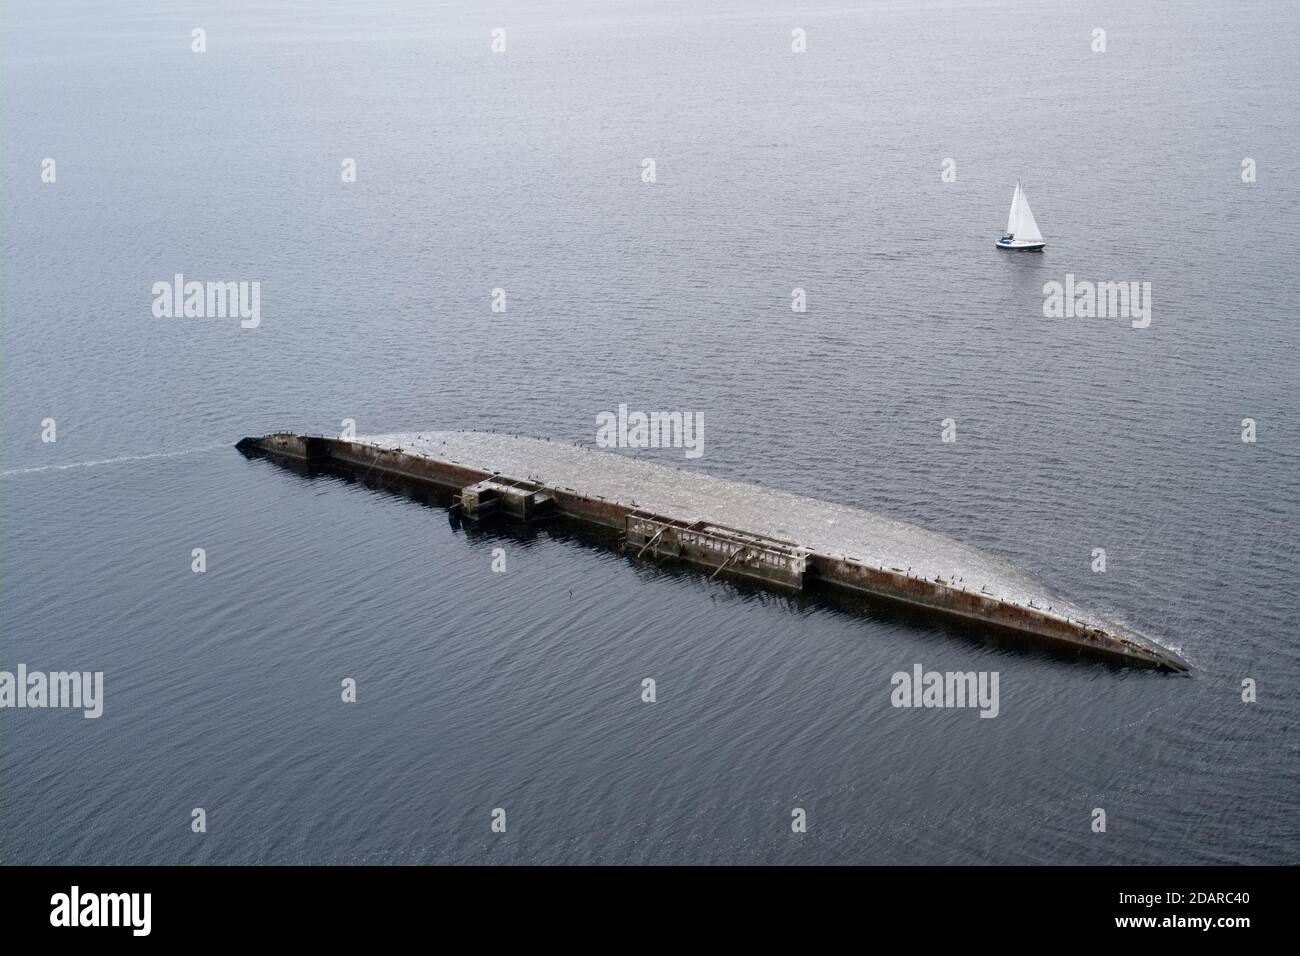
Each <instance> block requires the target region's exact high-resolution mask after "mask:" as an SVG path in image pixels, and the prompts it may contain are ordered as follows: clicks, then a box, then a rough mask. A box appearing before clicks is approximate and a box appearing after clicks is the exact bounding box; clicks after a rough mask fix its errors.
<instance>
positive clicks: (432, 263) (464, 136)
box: [0, 2, 1300, 864]
mask: <svg viewBox="0 0 1300 956" xmlns="http://www.w3.org/2000/svg"><path fill="white" fill-rule="evenodd" d="M498 26H503V27H505V28H506V30H507V52H506V53H505V54H501V55H494V54H492V53H491V52H490V50H489V34H490V31H491V30H492V29H493V28H494V27H498ZM1098 26H1101V27H1103V28H1105V29H1106V31H1107V51H1106V52H1105V53H1093V52H1091V50H1090V48H1089V46H1090V43H1091V31H1092V29H1093V28H1094V27H1098ZM194 27H203V28H204V29H206V30H207V41H208V52H206V53H204V54H195V53H192V52H191V50H190V31H191V29H193V28H194ZM794 27H803V28H805V29H806V30H807V31H808V52H807V53H804V54H801V55H796V54H792V53H791V52H790V31H791V29H792V28H794ZM1298 28H1300V14H1297V12H1296V10H1295V8H1294V6H1293V5H1290V4H1286V3H1281V2H1276V3H1272V2H1270V3H1253V4H1252V3H1247V4H1234V5H1231V6H1227V5H1219V4H1213V3H1208V2H1186V3H1168V4H1158V5H1143V6H1140V7H1134V6H1132V5H1129V4H1118V3H1114V4H1099V5H1093V6H1090V7H1089V8H1088V9H1087V11H1086V12H1085V11H1083V10H1082V9H1074V8H1061V7H1058V6H1055V5H1053V6H1044V5H1037V4H1030V3H1025V4H1021V3H1010V2H989V3H982V4H975V3H971V4H966V3H901V2H900V3H883V4H867V5H863V6H861V7H860V8H859V7H848V6H839V5H831V4H806V5H801V6H800V7H799V8H798V9H796V10H790V9H788V8H787V7H784V6H779V5H757V6H756V5H754V4H748V3H740V2H734V3H710V4H705V5H700V4H686V3H649V2H633V3H627V4H619V5H608V6H607V5H591V4H582V3H576V2H566V3H563V4H543V3H536V4H512V5H502V6H497V5H484V6H482V7H480V8H471V9H470V10H469V11H468V12H467V11H466V10H465V9H464V8H463V7H462V5H460V4H442V5H438V4H426V3H389V4H382V5H371V4H361V3H354V2H340V3H332V4H320V3H305V2H304V3H270V2H258V3H256V4H245V5H240V6H238V7H235V8H226V7H209V6H207V5H203V4H191V5H175V4H172V5H167V6H166V7H165V8H155V7H153V6H151V5H143V4H142V5H134V4H126V5H122V4H118V5H114V7H113V8H112V9H111V10H110V9H108V8H102V7H101V6H99V5H96V4H89V3H58V2H52V3H51V2H42V3H39V4H36V3H31V4H10V5H9V6H8V7H7V10H6V28H5V30H4V32H3V39H2V40H0V44H3V52H4V65H3V87H2V88H3V91H4V92H3V124H4V137H3V147H2V148H3V163H4V167H3V168H4V203H3V210H2V213H0V216H2V219H0V223H2V225H3V233H2V235H0V252H2V255H3V266H2V268H3V290H2V293H0V305H2V306H3V350H2V351H3V362H4V365H3V372H4V381H3V389H4V409H3V416H4V419H3V420H4V435H3V456H4V459H3V470H4V471H5V477H4V478H3V480H0V506H2V509H3V510H2V512H0V514H2V519H0V521H2V523H0V528H2V530H3V538H2V539H0V549H2V550H0V588H2V589H3V620H2V622H0V626H2V629H0V634H3V638H2V642H0V669H10V670H12V669H13V668H14V667H16V665H17V664H18V663H20V662H21V663H26V664H27V665H28V666H29V667H30V668H33V669H43V670H64V669H77V670H101V671H103V672H104V674H105V694H106V703H105V712H104V716H103V717H102V718H100V719H98V720H85V719H82V718H81V716H80V715H79V714H76V713H71V712H67V711H61V712H60V711H32V710H21V711H14V710H5V711H2V712H0V728H2V729H0V836H2V837H3V839H2V841H0V859H2V860H3V861H4V862H9V863H29V862H59V863H74V862H75V863H85V862H94V863H110V862H149V863H163V862H254V861H258V862H366V861H370V862H395V863H412V862H474V863H480V862H512V861H513V862H608V863H626V862H654V863H687V862H863V863H914V864H926V863H952V862H956V863H975V862H996V863H1015V862H1034V863H1075V862H1079V863H1145V862H1153V863H1160V862H1290V863H1295V862H1300V824H1298V823H1297V813H1296V811H1297V809H1298V804H1300V798H1298V797H1297V782H1298V780H1297V766H1298V765H1300V764H1298V761H1297V758H1298V757H1300V753H1298V752H1297V751H1298V748H1297V736H1296V725H1297V691H1296V688H1297V686H1300V651H1298V649H1297V637H1296V634H1297V627H1298V626H1300V597H1297V588H1296V586H1295V564H1296V562H1295V558H1296V553H1297V548H1296V544H1295V542H1296V527H1297V519H1298V518H1300V477H1298V476H1300V470H1298V466H1300V451H1298V450H1300V426H1298V425H1297V422H1298V421H1300V408H1297V401H1296V377H1297V376H1296V363H1297V358H1296V356H1297V354H1300V353H1298V349H1300V332H1298V331H1297V321H1296V320H1297V316H1296V308H1295V303H1296V302H1297V301H1300V274H1298V273H1297V270H1296V268H1295V262H1296V252H1297V249H1296V246H1297V241H1296V227H1295V223H1296V221H1297V216H1298V215H1300V189H1298V188H1297V184H1296V181H1295V178H1294V176H1293V175H1292V173H1291V168H1290V167H1291V163H1292V159H1293V157H1294V156H1295V155H1297V152H1298V148H1300V134H1297V132H1296V126H1295V123H1294V103H1295V102H1296V99H1297V94H1300V79H1298V78H1297V74H1296V72H1295V70H1294V64H1293V60H1292V58H1293V55H1294V54H1293V51H1294V49H1295V45H1296V41H1297V39H1300V37H1297V33H1298ZM46 157H50V158H54V159H55V160H56V161H57V181H56V182H55V183H52V184H51V183H42V182H41V176H40V171H41V162H42V160H43V159H44V158H46ZM347 157H350V158H354V159H355V160H356V161H357V169H358V178H357V182H355V183H349V184H345V183H342V182H340V178H339V171H340V163H341V162H342V160H343V159H344V158H347ZM646 157H653V158H654V159H655V160H656V169H657V176H658V182H657V183H655V184H653V185H648V184H645V183H642V182H641V180H640V175H639V174H640V163H641V161H642V159H644V158H646ZM948 157H951V158H953V159H955V161H956V164H957V180H956V182H951V183H944V182H941V179H940V173H941V164H942V162H943V160H944V159H945V158H948ZM1246 157H1250V158H1253V159H1255V161H1256V164H1257V169H1258V181H1257V182H1255V183H1252V184H1244V183H1242V182H1241V178H1240V169H1241V162H1242V160H1243V158H1246ZM1017 177H1019V178H1021V179H1023V180H1024V181H1025V183H1026V188H1027V190H1028V194H1029V196H1030V199H1031V201H1032V202H1033V208H1034V211H1035V214H1036V216H1037V219H1038V222H1039V225H1040V226H1041V227H1042V229H1043V232H1044V233H1045V235H1046V237H1047V240H1048V247H1047V250H1046V252H1045V253H1044V254H1043V255H1041V256H1025V255H1018V256H1011V255H1006V254H1000V253H998V252H997V251H996V250H995V249H994V248H993V246H992V243H993V240H994V239H995V238H996V236H997V234H998V233H999V230H1000V229H1001V227H1002V226H1003V224H1004V223H1005V218H1006V210H1007V204H1008V203H1009V201H1010V197H1011V189H1012V186H1013V185H1014V182H1015V180H1016V178H1017ZM177 272H183V273H185V274H186V275H187V276H190V277H193V278H198V279H204V280H206V279H219V280H232V281H233V280H258V281H260V282H261V283H262V322H261V326H260V327H259V328H257V329H248V330H246V329H240V328H239V325H238V322H237V321H233V320H226V319H214V320H206V319H205V320H200V319H156V318H154V317H153V315H152V314H151V310H150V308H151V303H152V298H151V295H150V289H151V286H152V285H153V283H154V282H157V281H168V280H170V278H171V276H172V275H173V274H175V273H177ZM1067 273H1072V274H1074V275H1075V276H1076V277H1078V278H1080V279H1092V280H1101V281H1121V280H1140V281H1148V282H1150V283H1151V286H1152V298H1153V303H1154V307H1153V319H1152V323H1151V326H1150V328H1147V329H1133V328H1132V327H1131V326H1130V325H1129V323H1128V322H1127V321H1125V320H1121V319H1094V320H1084V319H1046V318H1044V317H1043V314H1042V301H1043V295H1042V286H1043V284H1044V283H1045V282H1048V281H1051V280H1057V281H1061V280H1063V279H1064V277H1065V275H1066V274H1067ZM495 287H502V288H505V289H506V290H507V294H508V303H509V305H508V311H507V312H506V313H505V314H500V313H493V312H492V311H491V309H490V304H491V298H490V297H491V290H492V289H493V288H495ZM795 287H800V288H804V289H806V290H807V294H808V302H809V309H808V311H807V312H806V313H803V314H797V313H792V312H791V310H790V293H791V289H793V288H795ZM620 402H626V403H628V404H629V405H630V406H632V407H633V408H643V409H695V410H701V411H703V412H704V414H705V419H706V422H707V427H706V446H705V447H706V451H705V455H704V456H703V458H701V459H699V460H697V461H686V460H683V459H682V457H681V454H680V452H677V453H673V452H671V451H664V452H656V453H655V454H656V455H657V456H658V457H657V458H656V460H662V461H663V462H664V463H670V464H676V465H680V466H684V467H691V468H699V469H702V470H705V471H707V472H709V473H711V474H717V475H721V476H725V477H729V478H736V479H741V480H751V481H757V482H760V483H763V484H767V485H771V486H776V487H784V488H789V489H792V490H796V491H802V492H805V493H808V494H812V495H814V496H817V497H822V498H826V499H829V500H834V501H841V502H845V503H849V504H855V505H859V506H862V507H865V508H869V509H871V510H875V511H881V512H885V513H888V514H892V515H895V516H897V517H899V518H902V519H906V520H909V521H913V522H915V523H918V524H921V525H923V526H926V527H929V528H932V529H935V530H939V531H943V532H945V533H948V534H950V535H952V536H954V537H957V538H959V539H961V540H963V541H967V542H969V543H972V544H975V545H978V546H980V547H983V548H986V549H988V550H990V551H993V552H995V553H997V554H1000V555H1002V556H1004V557H1006V558H1009V559H1010V560H1012V561H1014V562H1015V563H1016V564H1018V565H1020V566H1021V567H1023V568H1025V569H1028V570H1029V571H1031V572H1033V573H1034V574H1036V575H1038V576H1040V577H1041V578H1043V579H1044V580H1045V581H1048V582H1050V583H1051V584H1052V585H1053V586H1054V587H1057V588H1059V589H1061V590H1063V591H1064V592H1066V593H1067V594H1069V595H1070V596H1071V597H1072V598H1074V599H1075V600H1077V601H1079V602H1081V603H1084V604H1086V605H1088V606H1089V607H1092V608H1096V609H1098V610H1099V611H1102V612H1104V613H1106V614H1108V615H1110V616H1112V617H1114V618H1117V619H1119V620H1122V621H1125V622H1127V623H1129V624H1130V625H1132V626H1134V627H1136V628H1138V629H1140V630H1142V631H1143V632H1144V633H1148V634H1150V635H1152V636H1153V637H1155V638H1157V639H1159V640H1161V641H1164V642H1165V643H1167V644H1170V645H1172V646H1175V647H1178V648H1180V649H1181V651H1182V653H1183V654H1184V655H1186V656H1187V657H1188V658H1189V659H1190V660H1191V661H1192V662H1193V664H1194V665H1195V667H1196V671H1195V675H1194V676H1193V677H1192V678H1190V679H1184V678H1173V677H1169V676H1162V675H1159V674H1154V673H1149V672H1142V671H1132V670H1122V669H1116V668H1113V667H1110V666H1106V665H1101V664H1092V663H1087V662H1081V661H1073V660H1062V659H1060V658H1056V657H1051V656H1048V655H1045V654H1040V653H1035V652H1029V651H1026V650H1024V649H1023V648H1020V647H1018V646H1014V645H1011V644H1009V643H1007V642H999V641H996V640H979V639H976V638H978V637H979V636H980V635H974V636H972V635H971V634H969V633H966V632H963V631H961V630H960V629H956V628H953V627H951V626H949V625H946V624H943V623H941V622H937V621H934V620H932V619H928V618H924V617H918V616H916V615H910V614H904V613H901V612H899V611H897V610H896V609H890V608H885V607H873V606H870V605H867V606H861V605H859V604H856V603H853V602H846V601H833V600H826V599H821V598H809V597H799V598H787V597H782V596H778V595H775V594H772V593H767V592H764V591H760V590H754V589H750V588H744V587H738V586H736V585H733V584H724V583H721V582H719V581H713V582H710V581H709V580H707V579H706V578H705V577H704V576H702V575H696V574H691V573H680V572H677V571H674V570H673V569H672V568H670V567H657V566H653V565H645V564H636V563H633V562H631V561H629V560H628V559H627V558H626V557H624V556H621V555H619V554H618V553H617V552H615V551H613V550H611V549H609V548H608V547H607V546H606V543H605V542H603V541H602V540H601V539H599V538H593V537H590V536H586V535H583V534H579V533H574V532H570V531H565V530H564V529H562V528H559V527H555V528H550V527H547V528H541V529H533V530H531V531H528V532H524V531H521V530H519V529H512V528H510V527H507V526H497V527H488V528H484V529H480V530H475V529H466V528H460V529H457V528H454V527H452V525H451V524H449V522H448V520H447V515H446V513H445V511H443V510H441V509H439V508H438V507H436V506H429V505H427V504H422V503H420V502H417V501H413V500H411V499H409V498H406V497H402V496H400V495H394V494H391V493H388V492H385V491H383V490H381V489H377V488H371V487H366V486H365V485H361V484H355V483H348V482H346V481H343V480H341V479H338V478H332V477H328V476H317V477H303V476H300V475H297V474H294V473H292V472H290V471H287V470H284V469H281V468H278V467H276V466H274V465H272V464H270V463H268V462H264V461H249V460H246V459H245V458H243V457H242V456H241V455H239V454H238V453H237V452H236V451H235V450H234V449H233V448H231V447H217V448H214V447H211V446H214V445H218V444H221V443H228V442H233V441H235V440H236V439H238V438H239V437H241V436H243V435H249V434H260V433H263V432H267V431H272V430H277V429H292V430H300V431H313V432H320V431H327V432H337V431H338V429H339V427H340V422H341V420H342V419H345V418H351V419H355V420H356V422H357V427H358V430H359V431H362V432H385V431H398V430H402V429H419V428H435V427H438V428H495V429H509V430H512V431H518V432H524V433H529V434H535V435H544V436H549V437H554V438H557V439H563V440H570V441H580V442H584V443H591V442H593V439H594V421H595V416H596V414H597V413H598V412H600V411H602V410H605V409H612V408H614V407H616V406H617V404H618V403H620ZM947 417H952V418H954V419H956V421H957V423H958V435H959V438H958V441H957V442H956V443H955V444H944V443H941V442H940V440H939V429H940V425H939V423H940V421H941V420H942V419H944V418H947ZM1245 417H1250V418H1253V419H1255V420H1256V421H1257V422H1258V441H1257V442H1256V443H1254V444H1244V443H1242V442H1241V441H1240V437H1239V436H1240V423H1241V420H1242V419H1243V418H1245ZM45 418H53V419H55V420H56V422H57V441H56V442H55V443H53V444H49V443H43V442H42V441H41V422H42V420H43V419H45ZM191 449H204V450H201V451H194V452H190V453H186V454H179V455H176V456H174V457H167V458H143V459H141V460H124V461H115V462H112V463H107V464H98V465H84V464H83V463H86V462H96V461H104V460H107V459H118V458H122V457H125V456H140V455H153V454H158V453H168V452H189V450H191ZM57 465H78V467H71V468H50V467H49V466H57ZM31 469H46V470H31ZM196 547H202V548H205V549H206V551H207V555H208V570H207V572H206V573H204V574H194V573H192V572H191V570H190V560H191V559H190V554H191V550H192V549H193V548H196ZM1095 547H1104V548H1106V550H1107V555H1108V570H1107V572H1106V573H1105V574H1094V573H1092V572H1091V571H1090V568H1089V562H1090V556H1091V550H1092V549H1093V548H1095ZM494 548H504V549H505V551H506V555H507V562H508V563H507V571H506V573H504V574H494V573H492V571H491V562H492V552H493V549H494ZM914 663H921V664H923V665H924V666H925V667H926V668H927V669H937V670H996V671H998V672H999V673H1000V675H1001V708H1000V714H999V716H998V717H997V718H996V719H992V720H982V719H979V718H978V717H977V716H976V714H975V712H973V711H970V710H898V709H894V708H892V707H891V706H890V705H889V692H890V689H891V687H890V683H889V679H890V675H891V674H892V673H893V672H895V671H898V670H907V669H910V668H911V667H912V665H913V664H914ZM345 677H352V678H354V679H355V680H356V681H357V684H358V698H359V699H358V702H357V703H356V704H353V705H349V704H344V703H342V702H341V701H340V681H341V680H342V679H343V678H345ZM647 677H652V678H654V679H655V680H656V682H657V689H658V702H657V703H655V704H653V705H650V704H645V703H642V702H641V699H640V694H641V681H642V680H643V679H644V678H647ZM1248 677H1249V678H1253V679H1254V680H1255V681H1256V682H1257V684H1258V688H1259V699H1258V702H1257V703H1253V704H1244V703H1243V702H1242V700H1241V696H1240V695H1241V682H1242V680H1243V679H1244V678H1248ZM195 807H203V808H204V809H205V810H206V811H207V814H208V832H207V833H206V834H203V835H199V834H195V833H192V832H191V830H190V813H191V810H192V809H193V808H195ZM497 807H502V808H505V809H506V811H507V819H508V826H507V832H506V833H505V834H494V833H492V832H491V831H490V829H489V823H490V814H491V811H492V810H493V808H497ZM794 807H802V808H804V809H806V810H807V813H808V820H809V828H808V832H807V833H806V834H802V835H796V834H794V833H792V832H791V829H790V819H791V816H790V814H791V809H792V808H794ZM1095 807H1102V808H1104V809H1105V810H1106V813H1107V832H1106V833H1104V834H1098V833H1093V832H1092V831H1091V829H1090V822H1091V811H1092V809H1093V808H1095Z"/></svg>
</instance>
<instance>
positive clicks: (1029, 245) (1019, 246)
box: [994, 239, 1047, 252]
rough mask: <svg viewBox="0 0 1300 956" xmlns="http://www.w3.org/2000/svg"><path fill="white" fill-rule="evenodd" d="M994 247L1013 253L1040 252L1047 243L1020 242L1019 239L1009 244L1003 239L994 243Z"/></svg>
mask: <svg viewBox="0 0 1300 956" xmlns="http://www.w3.org/2000/svg"><path fill="white" fill-rule="evenodd" d="M994 245H995V246H997V247H998V248H999V249H1010V250H1012V251H1013V252H1042V251H1043V246H1045V245H1047V243H1045V242H1022V241H1021V240H1019V239H1013V240H1011V241H1010V242H1007V241H1005V240H1003V239H999V240H998V241H997V242H995V243H994Z"/></svg>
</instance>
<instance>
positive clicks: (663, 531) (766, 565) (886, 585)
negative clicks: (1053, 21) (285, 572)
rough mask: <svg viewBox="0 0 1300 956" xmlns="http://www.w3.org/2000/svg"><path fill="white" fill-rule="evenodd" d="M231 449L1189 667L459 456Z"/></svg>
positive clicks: (713, 566) (299, 444) (1089, 629)
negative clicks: (556, 518) (388, 480)
mask: <svg viewBox="0 0 1300 956" xmlns="http://www.w3.org/2000/svg"><path fill="white" fill-rule="evenodd" d="M237 447H238V448H239V449H240V450H241V451H244V452H245V453H261V454H265V455H268V456H271V457H273V458H280V459H284V460H286V461H299V462H305V463H309V464H320V465H329V466H331V467H333V468H341V469H343V470H344V471H346V472H349V473H352V474H354V475H356V476H357V477H361V478H364V477H366V476H367V475H371V474H378V475H387V476H393V477H398V478H401V479H404V480H405V481H408V482H414V483H415V484H417V485H427V486H430V487H436V488H440V489H443V490H446V491H449V492H451V493H453V494H455V495H458V496H459V497H458V499H457V500H458V505H459V506H460V507H462V508H463V509H464V511H465V513H466V515H467V516H468V517H476V516H477V514H480V513H482V514H486V513H489V512H490V511H494V510H499V511H501V512H502V513H505V514H509V515H512V516H514V517H516V518H522V519H524V520H528V519H529V518H532V517H536V516H538V515H540V514H558V515H561V516H564V517H567V518H570V519H573V520H575V521H580V522H584V523H588V524H594V525H599V526H602V527H606V528H613V529H616V530H618V531H619V532H621V533H622V535H623V536H624V537H623V541H624V545H625V547H626V548H627V549H628V550H629V551H631V552H633V553H635V554H637V555H639V556H642V557H670V558H674V559H679V560H683V561H687V562H690V563H692V564H696V565H698V566H700V567H702V568H704V569H708V570H711V572H712V573H713V574H714V575H717V574H723V573H725V574H728V575H736V576H739V577H744V578H748V579H751V580H755V581H758V582H760V583H763V584H766V585H771V586H777V587H780V588H783V589H795V590H799V589H801V588H802V587H803V586H804V583H805V581H810V580H811V581H820V582H824V583H827V584H830V585H832V586H835V587H839V588H844V589H847V590H850V591H853V592H857V593H862V594H868V595H872V596H875V597H880V598H886V599H889V600H892V601H902V602H905V603H907V604H911V605H916V606H920V607H924V608H928V609H930V610H933V611H937V612H941V613H943V614H947V615H952V616H956V617H959V618H963V619H965V620H968V621H974V622H979V623H981V624H985V625H989V626H992V627H996V628H999V629H1002V630H1006V631H1011V632H1015V633H1017V634H1020V635H1023V636H1026V637H1029V638H1032V639H1034V640H1036V641H1038V642H1041V643H1044V644H1049V645H1057V646H1065V647H1070V648H1073V649H1075V650H1078V651H1081V652H1084V653H1087V654H1089V655H1091V656H1096V657H1101V658H1108V659H1111V660H1116V661H1121V662H1124V663H1127V664H1131V665H1136V666H1148V667H1158V668H1164V669H1168V670H1172V671H1179V672H1183V671H1187V670H1189V666H1188V664H1187V663H1186V661H1184V660H1183V659H1182V658H1181V657H1180V656H1179V655H1178V654H1176V653H1174V652H1173V651H1171V650H1169V649H1167V648H1164V647H1161V646H1159V645H1157V644H1154V643H1153V642H1147V641H1144V640H1142V639H1139V638H1137V637H1135V636H1130V635H1126V634H1123V633H1118V632H1109V631H1107V630H1104V629H1102V628H1099V627H1097V626H1095V625H1093V624H1089V623H1085V622H1080V621H1074V620H1070V619H1068V618H1063V617H1060V616H1058V615H1054V614H1051V613H1049V612H1047V611H1044V610H1040V609H1036V608H1029V607H1024V606H1023V605H1020V604H1013V603H1010V602H1007V601H1003V600H1000V599H998V598H996V597H990V596H988V595H985V594H981V593H978V592H974V591H969V590H966V589H964V588H960V587H955V586H952V585H950V584H948V583H945V582H942V581H931V580H926V579H924V578H919V577H916V576H914V575H910V574H907V573H905V572H901V571H892V570H889V569H887V568H879V567H873V566H870V565H867V564H863V563H860V562H858V561H855V560H853V559H846V558H842V557H838V556H834V555H830V554H821V553H817V552H816V551H813V550H810V549H808V548H803V547H800V545H799V544H798V543H797V542H791V541H782V540H777V539H773V538H767V537H764V536H762V535H757V534H752V533H748V532H746V531H744V529H735V528H725V527H721V526H717V525H711V524H709V523H708V522H705V521H687V520H684V519H682V518H680V517H674V516H670V515H655V514H647V513H645V512H643V511H641V510H640V509H639V508H637V507H636V506H635V505H634V504H632V503H630V502H628V503H625V502H620V501H613V500H610V499H607V498H603V497H600V496H591V495H585V494H581V493H579V492H577V491H575V490H574V489H572V488H564V487H555V486H547V485H542V484H539V483H537V482H533V481H529V480H527V479H526V478H519V477H518V476H510V475H500V474H497V473H494V472H489V471H485V470H483V469H482V468H476V467H474V466H473V465H472V464H467V463H463V462H458V461H450V460H442V459H438V458H435V457H430V456H428V455H417V454H408V453H406V452H404V451H403V450H402V449H401V448H400V447H396V448H382V447H379V446H377V445H371V444H366V443H362V442H354V441H347V440H345V439H338V438H322V437H314V436H303V435H292V434H275V435H267V436H264V437H261V438H245V439H243V440H242V441H241V442H239V443H238V446H237Z"/></svg>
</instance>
